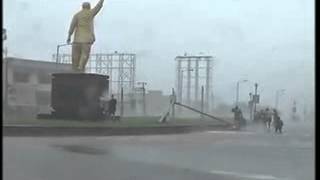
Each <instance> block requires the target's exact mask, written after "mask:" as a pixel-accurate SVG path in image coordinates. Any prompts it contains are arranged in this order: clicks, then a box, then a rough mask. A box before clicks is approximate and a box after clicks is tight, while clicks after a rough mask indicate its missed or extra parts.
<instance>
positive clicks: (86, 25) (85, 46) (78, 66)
mask: <svg viewBox="0 0 320 180" xmlns="http://www.w3.org/2000/svg"><path fill="white" fill-rule="evenodd" d="M103 2H104V0H99V2H98V4H97V5H96V6H95V7H94V8H92V9H91V6H90V3H89V2H84V3H83V4H82V10H81V11H79V12H78V13H77V14H75V15H74V16H73V19H72V22H71V24H70V28H69V34H68V39H67V43H68V44H70V41H71V36H72V34H73V33H74V38H73V43H72V69H73V70H74V71H76V72H85V66H86V64H87V62H88V59H89V55H90V50H91V46H92V44H93V43H94V42H95V35H94V22H93V19H94V17H95V16H96V15H97V14H98V12H99V11H100V10H101V8H102V6H103Z"/></svg>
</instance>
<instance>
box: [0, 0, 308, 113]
mask: <svg viewBox="0 0 320 180" xmlns="http://www.w3.org/2000/svg"><path fill="white" fill-rule="evenodd" d="M90 2H92V4H95V3H96V2H97V0H92V1H90ZM81 3H82V0H68V1H66V0H55V1H52V0H4V27H6V28H7V29H8V41H7V42H6V43H7V44H6V45H7V46H8V49H9V55H10V56H17V57H23V58H28V59H39V60H47V61H49V60H51V55H52V54H53V53H55V49H56V45H57V44H59V43H63V42H65V40H66V37H67V31H68V27H69V23H70V21H71V18H72V16H73V14H74V13H76V12H77V11H78V10H80V7H81ZM95 25H96V27H95V31H96V38H97V41H96V43H95V45H94V47H93V51H92V52H93V53H99V52H113V51H115V50H117V51H119V52H133V53H137V80H143V81H147V82H148V88H150V89H161V90H163V91H164V92H165V93H169V92H170V88H172V87H174V81H175V79H174V78H175V72H174V71H175V61H174V58H175V56H177V55H183V54H184V52H187V53H188V54H199V53H200V52H203V53H205V54H207V55H213V56H215V57H216V59H215V65H214V78H213V81H214V82H213V85H214V87H213V88H214V93H215V97H216V100H217V101H218V102H217V103H219V102H222V101H223V102H226V103H232V102H233V101H234V96H235V87H236V82H237V81H238V80H239V79H241V78H248V79H249V80H250V81H251V82H250V83H247V84H242V85H241V92H240V100H241V101H247V100H248V97H249V96H248V92H249V91H252V90H253V83H254V82H258V83H259V85H260V86H259V90H261V101H264V103H265V104H269V105H274V99H275V98H274V97H275V91H276V89H282V88H284V89H286V94H285V95H284V96H283V97H281V98H282V100H283V101H284V102H282V103H283V104H281V105H282V106H284V107H286V108H289V106H290V107H291V104H292V102H293V98H296V99H297V101H298V103H300V104H303V101H304V100H303V99H305V100H306V101H307V103H308V105H311V104H313V100H314V95H313V93H314V1H313V0H280V1H279V0H258V1H257V0H197V1H195V0H152V1H151V0H105V6H104V8H103V9H102V12H101V13H100V14H99V15H98V16H97V17H96V19H95ZM66 52H68V51H67V50H66Z"/></svg>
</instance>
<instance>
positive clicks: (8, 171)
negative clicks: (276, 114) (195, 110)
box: [3, 125, 315, 180]
mask: <svg viewBox="0 0 320 180" xmlns="http://www.w3.org/2000/svg"><path fill="white" fill-rule="evenodd" d="M3 140H4V142H3V150H4V151H3V170H4V171H3V172H4V176H3V177H4V179H5V180H57V179H59V180H71V179H72V180H74V179H76V180H88V179H91V180H106V179H111V180H147V179H152V180H160V179H161V180H164V179H174V180H177V179H179V180H180V179H186V180H188V179H199V180H200V179H201V180H206V179H213V180H229V179H230V180H233V179H238V180H240V179H242V180H250V179H253V180H254V179H266V180H276V179H279V180H280V179H286V180H301V179H303V180H314V179H315V178H314V162H315V156H314V130H313V128H312V126H311V125H304V126H303V127H301V126H300V128H297V126H296V125H292V126H289V125H287V126H286V129H285V131H284V133H283V134H281V135H279V134H274V133H273V132H269V133H268V132H265V131H264V130H263V129H261V128H257V127H255V128H253V127H249V128H248V129H247V130H246V131H242V132H231V131H224V132H219V131H208V132H202V133H192V134H184V135H182V134H180V135H157V136H121V137H65V138H62V137H59V138H48V137H45V138H39V137H37V138H23V137H4V139H3Z"/></svg>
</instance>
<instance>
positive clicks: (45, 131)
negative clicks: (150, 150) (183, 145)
mask: <svg viewBox="0 0 320 180" xmlns="http://www.w3.org/2000/svg"><path fill="white" fill-rule="evenodd" d="M158 119H159V117H148V118H147V117H141V118H139V117H132V118H123V119H122V121H120V122H110V121H102V122H99V121H98V122H92V121H80V122H79V121H73V120H39V119H36V120H29V121H24V122H22V121H20V122H18V121H16V122H10V123H8V122H7V123H4V125H3V135H4V136H24V137H25V136H30V137H34V136H120V135H160V134H182V133H191V132H201V131H209V130H236V129H235V128H234V127H233V126H230V125H225V124H221V123H217V122H212V121H210V120H203V119H202V120H198V119H177V120H175V121H172V122H167V123H159V122H157V120H158Z"/></svg>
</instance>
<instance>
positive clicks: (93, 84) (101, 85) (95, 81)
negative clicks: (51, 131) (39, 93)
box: [51, 73, 109, 120]
mask: <svg viewBox="0 0 320 180" xmlns="http://www.w3.org/2000/svg"><path fill="white" fill-rule="evenodd" d="M108 90H109V76H105V75H100V74H87V73H56V74H52V87H51V107H52V109H53V111H52V114H51V116H52V117H53V118H57V119H86V120H98V119H100V118H103V117H101V116H102V108H101V97H103V96H106V95H107V94H108Z"/></svg>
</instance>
